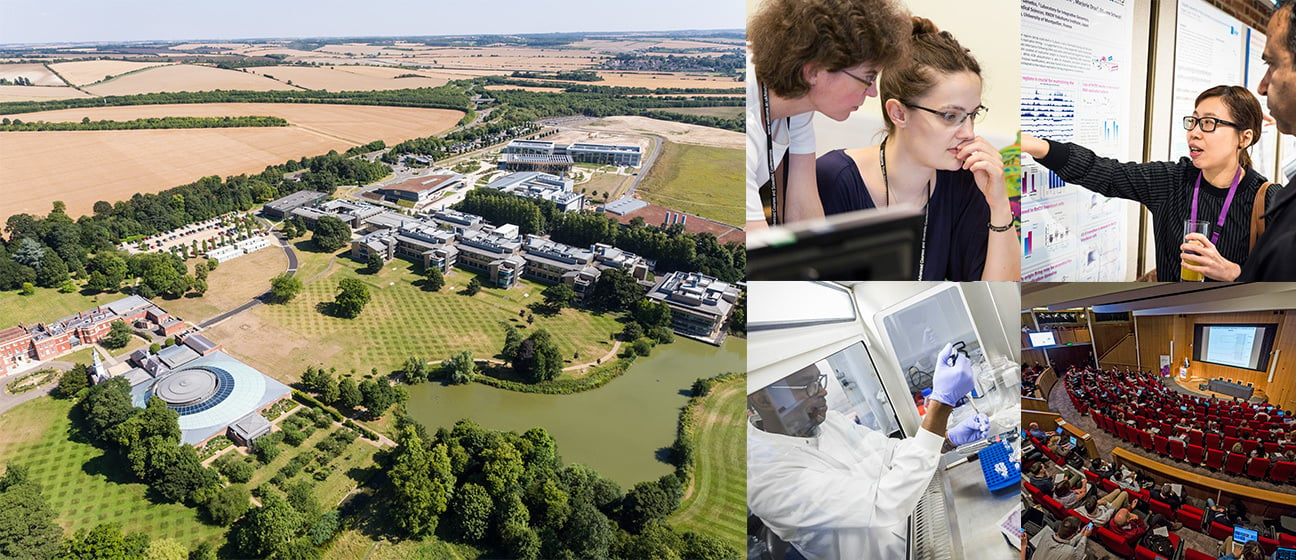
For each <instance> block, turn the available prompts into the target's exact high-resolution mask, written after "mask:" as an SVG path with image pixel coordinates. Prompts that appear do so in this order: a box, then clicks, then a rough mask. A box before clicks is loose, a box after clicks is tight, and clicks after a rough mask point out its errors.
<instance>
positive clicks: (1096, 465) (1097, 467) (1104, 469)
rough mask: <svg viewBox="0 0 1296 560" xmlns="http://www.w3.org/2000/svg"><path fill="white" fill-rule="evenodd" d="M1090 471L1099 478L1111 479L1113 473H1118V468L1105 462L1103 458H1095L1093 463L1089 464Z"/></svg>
mask: <svg viewBox="0 0 1296 560" xmlns="http://www.w3.org/2000/svg"><path fill="white" fill-rule="evenodd" d="M1089 470H1090V471H1092V472H1093V473H1094V474H1097V475H1098V477H1099V478H1111V476H1112V473H1115V472H1116V467H1115V466H1113V465H1112V464H1111V463H1108V462H1107V461H1104V460H1103V459H1102V457H1095V458H1094V460H1093V462H1091V463H1089Z"/></svg>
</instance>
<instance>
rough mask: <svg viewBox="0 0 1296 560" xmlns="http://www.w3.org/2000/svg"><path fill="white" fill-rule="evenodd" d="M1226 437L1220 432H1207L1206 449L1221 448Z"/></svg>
mask: <svg viewBox="0 0 1296 560" xmlns="http://www.w3.org/2000/svg"><path fill="white" fill-rule="evenodd" d="M1223 441H1224V438H1223V437H1220V435H1219V434H1218V433H1215V432H1211V433H1209V434H1206V449H1219V448H1220V446H1221V445H1223Z"/></svg>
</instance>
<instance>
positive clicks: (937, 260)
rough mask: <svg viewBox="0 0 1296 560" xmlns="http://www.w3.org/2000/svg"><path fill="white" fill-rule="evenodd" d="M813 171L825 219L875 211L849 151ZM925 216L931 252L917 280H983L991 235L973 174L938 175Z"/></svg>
mask: <svg viewBox="0 0 1296 560" xmlns="http://www.w3.org/2000/svg"><path fill="white" fill-rule="evenodd" d="M815 168H816V174H817V175H818V180H819V200H820V201H822V202H823V209H824V214H825V215H832V214H841V213H843V212H853V211H855V210H864V209H867V208H876V207H877V205H876V204H874V203H873V198H872V197H871V196H869V192H868V187H866V186H865V185H864V178H863V177H862V176H861V175H860V170H859V167H858V166H856V165H855V160H854V159H851V157H850V156H848V155H846V152H844V151H842V150H833V151H831V152H828V153H826V154H824V155H823V156H822V157H820V158H819V160H818V161H817V162H816V163H815ZM927 212H928V214H927V232H926V236H927V251H926V259H925V261H924V264H923V274H922V278H920V279H919V280H935V281H941V280H951V281H954V282H976V281H979V280H981V273H982V271H983V270H985V259H986V245H987V243H988V241H989V237H990V227H989V225H988V224H989V223H990V205H989V204H988V203H986V200H985V196H984V195H982V194H981V189H979V188H977V185H976V179H975V178H974V177H973V175H972V172H971V171H967V170H963V169H960V170H958V171H940V170H938V171H936V188H935V190H933V191H932V195H931V202H930V203H928V207H927Z"/></svg>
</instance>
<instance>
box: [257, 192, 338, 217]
mask: <svg viewBox="0 0 1296 560" xmlns="http://www.w3.org/2000/svg"><path fill="white" fill-rule="evenodd" d="M325 198H328V195H326V194H324V193H322V192H316V191H297V192H295V193H292V194H290V195H288V196H285V197H282V198H279V199H276V200H274V201H272V202H267V203H266V204H265V206H263V207H262V208H261V214H262V215H264V216H265V217H267V218H270V219H272V220H282V219H284V218H286V217H287V216H288V213H289V212H292V211H293V210H296V209H298V208H302V207H306V206H313V205H315V204H316V203H318V202H319V201H321V200H324V199H325Z"/></svg>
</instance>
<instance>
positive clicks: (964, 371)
mask: <svg viewBox="0 0 1296 560" xmlns="http://www.w3.org/2000/svg"><path fill="white" fill-rule="evenodd" d="M951 354H952V355H953V356H954V365H949V358H950V356H951ZM970 392H972V362H971V361H970V360H968V357H967V355H965V354H963V353H961V352H955V351H954V344H953V343H949V344H946V345H945V347H944V348H942V349H941V351H940V354H937V355H936V372H935V373H933V374H932V393H931V398H932V400H934V401H938V402H941V403H944V404H947V405H949V406H950V407H953V406H954V403H957V402H959V400H960V399H962V398H963V397H964V396H966V395H967V394H968V393H970Z"/></svg>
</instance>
